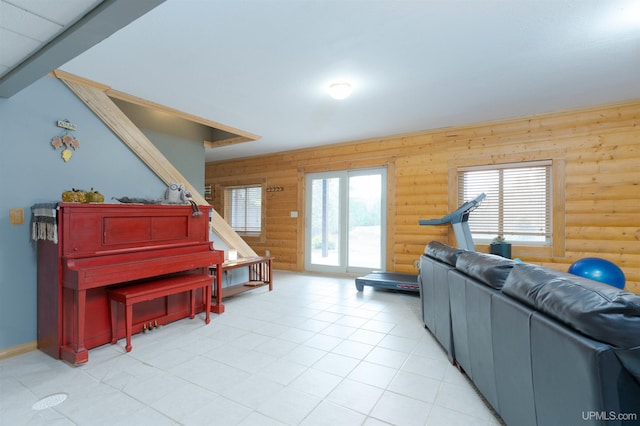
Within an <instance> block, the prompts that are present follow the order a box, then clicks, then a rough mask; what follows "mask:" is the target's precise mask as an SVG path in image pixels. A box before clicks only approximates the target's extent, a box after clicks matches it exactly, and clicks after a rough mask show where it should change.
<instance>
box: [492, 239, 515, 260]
mask: <svg viewBox="0 0 640 426" xmlns="http://www.w3.org/2000/svg"><path fill="white" fill-rule="evenodd" d="M489 250H490V253H491V254H497V255H498V256H502V257H506V258H507V259H511V243H508V242H507V241H506V240H505V239H504V237H503V236H502V235H498V236H497V237H495V238H494V239H493V241H492V242H491V244H490V245H489Z"/></svg>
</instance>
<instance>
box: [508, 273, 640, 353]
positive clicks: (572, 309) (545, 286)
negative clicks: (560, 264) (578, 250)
mask: <svg viewBox="0 0 640 426" xmlns="http://www.w3.org/2000/svg"><path fill="white" fill-rule="evenodd" d="M502 291H503V292H504V293H505V294H507V295H509V296H511V297H513V298H515V299H517V300H520V301H521V302H523V303H525V304H527V305H529V306H532V307H534V308H535V309H537V310H539V311H540V312H543V313H545V314H547V315H549V316H551V317H553V318H555V319H556V320H558V321H560V322H562V323H564V324H565V325H567V326H569V327H570V328H573V329H574V330H577V331H579V332H581V333H582V334H585V335H587V336H589V337H591V338H592V339H595V340H599V341H601V342H605V343H608V344H609V345H611V346H613V347H616V348H621V349H632V348H637V347H639V346H640V296H639V295H637V294H634V293H630V292H628V291H624V290H620V289H618V288H616V287H613V286H609V285H607V284H603V283H600V282H597V281H593V280H590V279H588V278H583V277H579V276H577V275H572V274H568V273H564V272H559V271H555V270H552V269H547V268H543V267H541V266H537V265H530V264H524V263H519V264H516V265H515V266H514V268H513V271H512V272H511V274H510V275H509V277H508V278H507V280H506V282H505V284H504V287H503V288H502ZM636 353H637V351H636Z"/></svg>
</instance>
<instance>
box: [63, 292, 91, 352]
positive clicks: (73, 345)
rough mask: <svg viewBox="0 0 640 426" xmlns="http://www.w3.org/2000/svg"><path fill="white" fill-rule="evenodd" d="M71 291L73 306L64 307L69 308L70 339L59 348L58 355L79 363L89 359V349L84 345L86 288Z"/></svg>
mask: <svg viewBox="0 0 640 426" xmlns="http://www.w3.org/2000/svg"><path fill="white" fill-rule="evenodd" d="M69 291H70V292H71V300H72V304H73V305H74V306H67V307H64V309H71V312H73V315H72V318H71V322H72V324H71V336H70V337H71V339H70V340H71V341H70V342H69V344H68V345H64V346H62V347H61V348H60V357H61V358H62V359H64V360H65V361H67V362H69V363H71V364H73V365H79V364H84V363H86V362H87V361H89V351H88V350H87V349H86V348H85V347H84V334H85V333H84V327H85V307H86V300H87V292H86V290H78V291H73V290H69Z"/></svg>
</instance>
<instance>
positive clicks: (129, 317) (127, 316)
mask: <svg viewBox="0 0 640 426" xmlns="http://www.w3.org/2000/svg"><path fill="white" fill-rule="evenodd" d="M124 322H125V328H126V333H127V346H125V350H126V351H127V352H131V332H132V329H133V305H129V304H127V305H125V308H124Z"/></svg>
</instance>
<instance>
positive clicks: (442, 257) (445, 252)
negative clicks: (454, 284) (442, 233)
mask: <svg viewBox="0 0 640 426" xmlns="http://www.w3.org/2000/svg"><path fill="white" fill-rule="evenodd" d="M462 252H464V250H463V249H460V248H455V247H451V246H448V245H446V244H444V243H441V242H439V241H431V242H430V243H429V244H427V247H426V249H425V254H426V255H427V256H429V257H431V258H433V259H437V260H439V261H440V262H444V263H446V264H448V265H451V266H456V261H457V260H458V256H459V255H460V253H462Z"/></svg>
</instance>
